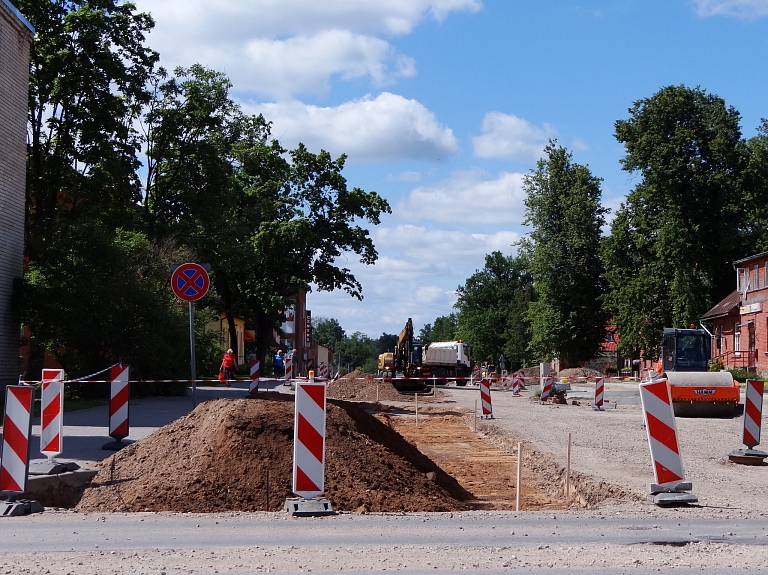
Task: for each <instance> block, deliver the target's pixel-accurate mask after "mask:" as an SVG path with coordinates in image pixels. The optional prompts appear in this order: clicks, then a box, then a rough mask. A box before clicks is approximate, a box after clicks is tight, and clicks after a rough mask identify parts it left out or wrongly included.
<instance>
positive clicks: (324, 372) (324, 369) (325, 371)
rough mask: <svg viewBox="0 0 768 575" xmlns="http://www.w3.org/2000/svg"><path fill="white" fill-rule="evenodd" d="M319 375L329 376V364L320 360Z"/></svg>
mask: <svg viewBox="0 0 768 575" xmlns="http://www.w3.org/2000/svg"><path fill="white" fill-rule="evenodd" d="M318 375H319V376H320V377H323V378H327V377H328V366H327V365H326V364H325V362H324V361H321V362H320V369H319V373H318Z"/></svg>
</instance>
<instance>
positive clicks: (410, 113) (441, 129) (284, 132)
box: [244, 92, 458, 162]
mask: <svg viewBox="0 0 768 575" xmlns="http://www.w3.org/2000/svg"><path fill="white" fill-rule="evenodd" d="M244 109H245V110H246V111H247V112H249V113H253V114H257V113H262V114H264V117H265V118H267V120H269V121H271V122H273V124H274V125H273V130H272V134H273V136H274V137H276V138H277V139H278V140H280V142H281V143H282V144H283V145H284V146H286V147H294V146H295V145H296V143H298V142H303V143H304V144H306V145H307V147H308V148H309V149H311V150H313V151H316V150H319V149H320V148H322V149H324V150H328V151H329V152H331V153H332V154H333V155H339V154H341V153H346V154H347V155H348V156H349V161H350V162H379V161H387V160H398V159H402V158H408V159H418V160H440V159H443V158H445V157H446V156H448V155H451V154H453V153H455V152H456V151H457V149H458V143H457V141H456V137H455V136H454V135H453V131H452V130H451V129H450V128H448V127H445V126H443V125H442V124H440V122H438V120H437V118H436V117H435V115H434V114H433V113H432V112H431V111H429V110H428V109H427V108H426V107H424V105H423V104H421V103H419V102H417V101H416V100H409V99H406V98H403V97H402V96H399V95H397V94H391V93H388V92H384V93H382V94H379V95H378V96H376V97H375V98H373V97H371V96H366V97H365V98H361V99H359V100H353V101H351V102H345V103H344V104H341V105H339V106H335V107H319V106H313V105H307V104H304V103H302V102H299V101H296V100H292V101H289V102H278V103H268V104H248V105H245V106H244Z"/></svg>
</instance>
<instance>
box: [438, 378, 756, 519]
mask: <svg viewBox="0 0 768 575" xmlns="http://www.w3.org/2000/svg"><path fill="white" fill-rule="evenodd" d="M624 388H626V385H623V386H622V389H624ZM606 393H607V394H609V393H610V387H609V388H608V389H607V390H606ZM479 394H480V392H479V391H473V390H453V391H451V392H450V396H451V399H452V400H454V401H456V402H457V404H458V405H461V406H464V407H467V408H470V409H473V408H474V401H475V399H479ZM527 395H528V397H521V398H516V397H513V396H512V394H511V393H509V392H495V393H493V413H494V419H493V420H491V421H490V422H488V425H492V426H494V427H496V428H498V429H500V430H502V431H503V432H504V433H505V434H508V435H510V436H512V437H515V438H520V439H523V440H526V441H528V442H530V443H531V444H533V446H535V447H536V448H537V449H538V450H540V451H543V452H547V453H551V454H552V456H553V457H554V458H555V459H556V460H557V461H558V462H559V463H560V464H561V465H562V466H565V463H566V449H567V437H568V433H569V432H570V433H571V437H572V446H571V468H572V469H574V470H575V471H578V472H581V473H584V474H586V475H589V476H592V477H595V478H598V479H601V480H603V481H606V482H608V483H611V484H614V485H617V486H621V487H624V488H627V489H630V490H631V491H632V492H634V493H635V494H636V495H637V496H638V497H642V498H645V497H646V495H647V484H648V483H651V482H653V469H652V467H651V459H650V451H649V449H648V440H647V437H646V430H645V429H644V428H643V425H642V423H643V417H642V410H641V408H640V406H639V405H637V406H634V405H619V406H618V407H617V408H616V409H606V410H605V411H593V410H592V408H591V407H589V406H588V405H586V403H587V402H585V401H581V402H580V403H581V405H578V406H574V405H539V404H538V403H537V402H534V401H533V398H532V394H531V392H527ZM763 401H764V403H765V398H764V399H763ZM763 411H764V412H768V410H765V409H764V410H763ZM742 422H743V420H742V417H735V418H733V419H703V418H677V419H676V424H677V431H678V440H679V444H680V451H681V454H682V458H683V468H684V469H685V473H686V479H687V480H689V481H691V482H692V483H693V491H692V492H693V493H694V494H695V495H696V496H697V497H698V498H699V506H698V507H695V508H692V509H690V510H687V511H686V513H694V514H696V515H697V516H712V517H717V516H718V515H720V514H721V513H722V512H723V511H724V510H733V511H737V512H738V513H739V514H742V515H743V516H744V517H756V516H763V515H765V514H766V513H768V496H766V494H765V488H766V486H768V465H762V466H747V465H737V464H734V463H731V462H730V461H729V460H728V454H729V453H730V452H731V451H733V450H734V449H739V448H743V447H744V445H743V444H742V443H741V434H742ZM625 505H627V506H629V507H632V506H636V505H638V503H636V502H627V503H626V504H625ZM664 513H668V511H661V514H662V515H663V514H664Z"/></svg>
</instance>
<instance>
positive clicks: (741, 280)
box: [736, 268, 749, 293]
mask: <svg viewBox="0 0 768 575" xmlns="http://www.w3.org/2000/svg"><path fill="white" fill-rule="evenodd" d="M736 277H737V280H736V283H737V286H736V289H737V290H738V291H739V292H741V293H744V292H746V291H747V290H748V289H749V268H739V270H738V272H737V276H736Z"/></svg>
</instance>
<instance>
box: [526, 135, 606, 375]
mask: <svg viewBox="0 0 768 575" xmlns="http://www.w3.org/2000/svg"><path fill="white" fill-rule="evenodd" d="M544 155H545V157H544V158H542V159H540V160H539V161H538V163H537V167H536V170H535V171H532V172H531V173H530V174H528V175H527V176H526V177H525V180H524V188H525V191H526V193H527V197H526V200H525V207H526V212H525V221H524V223H525V224H527V225H530V226H532V227H533V230H532V231H531V233H530V236H529V237H528V238H527V239H526V240H524V241H522V242H521V247H522V248H523V250H524V251H525V252H526V254H527V257H528V259H529V262H530V264H529V271H530V272H531V274H532V275H533V278H534V285H535V287H536V293H537V296H538V297H537V300H536V301H532V302H531V303H530V305H529V308H528V319H529V320H530V322H531V334H532V338H531V342H530V346H529V347H530V350H531V351H532V352H533V354H534V355H535V356H536V357H538V358H539V359H549V358H552V357H560V358H561V360H562V361H563V363H564V365H575V364H576V363H578V362H580V361H585V360H589V359H592V358H593V357H595V356H596V355H597V353H598V351H599V349H600V343H601V342H602V341H603V339H604V337H605V324H606V314H605V312H604V311H603V309H602V301H601V300H602V296H603V294H604V293H605V282H604V279H603V263H602V261H601V259H600V234H601V231H600V228H601V227H602V226H603V225H604V224H605V213H606V211H607V210H606V209H605V208H603V207H601V205H600V198H601V192H600V182H601V180H600V178H596V177H594V176H593V175H592V173H591V172H590V170H589V168H588V167H586V166H582V165H580V164H576V163H574V162H573V161H572V160H573V156H572V154H571V153H569V152H568V151H567V150H566V149H565V148H564V147H562V146H558V145H556V143H555V142H554V141H550V143H549V144H548V145H547V146H546V148H545V149H544Z"/></svg>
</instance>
